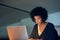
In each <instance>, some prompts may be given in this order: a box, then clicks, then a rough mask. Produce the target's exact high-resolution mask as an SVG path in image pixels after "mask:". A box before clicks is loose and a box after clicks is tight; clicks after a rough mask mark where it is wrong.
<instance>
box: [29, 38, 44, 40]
mask: <svg viewBox="0 0 60 40" xmlns="http://www.w3.org/2000/svg"><path fill="white" fill-rule="evenodd" d="M29 40H43V39H33V38H31V39H29Z"/></svg>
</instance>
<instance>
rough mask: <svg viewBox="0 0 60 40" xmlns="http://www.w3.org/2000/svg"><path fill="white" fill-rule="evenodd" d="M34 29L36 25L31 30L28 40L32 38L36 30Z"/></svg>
mask: <svg viewBox="0 0 60 40" xmlns="http://www.w3.org/2000/svg"><path fill="white" fill-rule="evenodd" d="M35 27H36V25H35V26H34V28H33V30H32V32H31V34H30V37H29V39H30V38H34V34H35V29H36V28H35Z"/></svg>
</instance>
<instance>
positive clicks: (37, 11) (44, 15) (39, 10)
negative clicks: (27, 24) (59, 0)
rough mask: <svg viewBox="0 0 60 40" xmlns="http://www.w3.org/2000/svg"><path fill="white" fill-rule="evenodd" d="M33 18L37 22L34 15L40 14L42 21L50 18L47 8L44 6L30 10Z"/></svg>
mask: <svg viewBox="0 0 60 40" xmlns="http://www.w3.org/2000/svg"><path fill="white" fill-rule="evenodd" d="M30 16H31V18H32V20H33V21H34V22H35V19H34V16H40V17H41V18H42V21H43V22H45V21H46V20H47V18H48V14H47V10H46V9H45V8H43V7H36V8H34V9H32V11H31V12H30Z"/></svg>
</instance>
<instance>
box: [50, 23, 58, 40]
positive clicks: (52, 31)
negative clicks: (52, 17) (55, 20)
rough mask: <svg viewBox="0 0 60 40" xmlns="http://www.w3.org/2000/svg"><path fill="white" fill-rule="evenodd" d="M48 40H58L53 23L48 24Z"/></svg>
mask: <svg viewBox="0 0 60 40" xmlns="http://www.w3.org/2000/svg"><path fill="white" fill-rule="evenodd" d="M49 40H58V33H57V31H56V29H55V28H54V25H53V24H50V31H49Z"/></svg>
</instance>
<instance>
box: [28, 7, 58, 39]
mask: <svg viewBox="0 0 60 40" xmlns="http://www.w3.org/2000/svg"><path fill="white" fill-rule="evenodd" d="M30 16H31V18H32V20H33V21H34V22H35V23H36V24H35V26H34V28H33V30H32V33H31V35H30V37H29V39H30V40H58V34H57V31H56V30H55V28H54V25H53V24H52V23H49V22H46V20H47V18H48V14H47V10H46V9H45V8H43V7H36V8H34V9H33V10H32V11H31V13H30Z"/></svg>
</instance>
